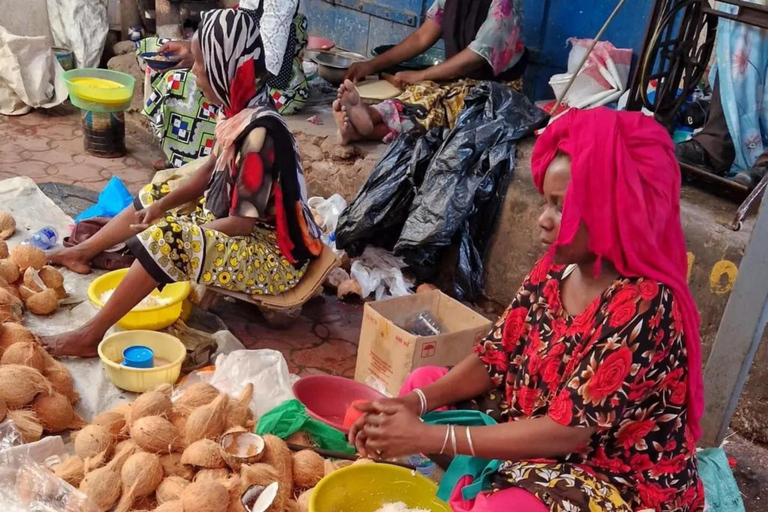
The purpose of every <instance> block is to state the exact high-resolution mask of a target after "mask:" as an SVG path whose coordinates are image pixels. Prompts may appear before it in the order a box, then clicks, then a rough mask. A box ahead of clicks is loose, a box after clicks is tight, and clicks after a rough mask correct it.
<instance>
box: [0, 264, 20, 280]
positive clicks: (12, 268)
mask: <svg viewBox="0 0 768 512" xmlns="http://www.w3.org/2000/svg"><path fill="white" fill-rule="evenodd" d="M0 277H2V278H3V280H4V281H5V282H6V283H15V282H16V281H18V280H19V277H21V271H20V270H19V266H18V265H17V264H15V263H14V262H12V261H11V260H8V259H5V260H0Z"/></svg>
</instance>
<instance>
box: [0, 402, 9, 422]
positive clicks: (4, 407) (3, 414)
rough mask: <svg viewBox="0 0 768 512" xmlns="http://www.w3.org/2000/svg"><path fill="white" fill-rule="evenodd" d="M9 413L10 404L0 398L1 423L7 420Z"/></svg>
mask: <svg viewBox="0 0 768 512" xmlns="http://www.w3.org/2000/svg"><path fill="white" fill-rule="evenodd" d="M7 415H8V406H7V405H5V401H4V400H3V399H0V423H2V422H3V421H5V417H6V416H7Z"/></svg>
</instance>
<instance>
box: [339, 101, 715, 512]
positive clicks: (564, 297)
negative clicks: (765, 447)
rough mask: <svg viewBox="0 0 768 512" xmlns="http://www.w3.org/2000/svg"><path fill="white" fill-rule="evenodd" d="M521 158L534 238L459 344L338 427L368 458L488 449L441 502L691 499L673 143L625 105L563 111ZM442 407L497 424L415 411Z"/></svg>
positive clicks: (686, 310) (518, 507) (532, 507)
mask: <svg viewBox="0 0 768 512" xmlns="http://www.w3.org/2000/svg"><path fill="white" fill-rule="evenodd" d="M532 167H533V174H534V182H535V183H536V186H537V187H538V189H539V192H540V193H541V194H542V195H543V196H544V207H543V211H542V214H541V216H540V217H539V220H538V225H539V227H540V229H541V241H542V243H543V244H544V245H545V246H546V247H547V248H548V251H547V253H546V254H545V255H544V257H543V258H542V259H541V260H539V262H538V263H536V265H535V266H534V267H533V269H532V271H531V273H530V274H529V275H528V276H527V277H526V278H525V280H524V281H523V285H522V286H521V288H520V289H519V290H518V292H517V294H516V296H515V298H514V299H513V301H512V303H511V305H510V306H509V308H508V309H507V310H506V312H505V313H504V314H503V315H502V316H501V317H500V319H499V320H498V322H497V323H496V325H495V327H494V328H493V330H492V331H491V332H490V333H489V334H488V335H487V336H486V337H485V339H483V340H481V341H480V342H479V343H478V344H477V346H476V347H475V354H473V355H471V356H469V357H468V358H466V359H465V360H464V361H463V362H462V363H460V364H459V365H458V366H456V367H455V368H452V369H451V370H450V371H448V370H447V369H442V368H422V369H419V370H417V371H415V372H414V373H413V374H412V375H411V377H410V378H409V379H408V381H407V382H406V384H405V387H404V389H403V393H402V395H401V397H400V398H396V399H391V400H385V401H381V402H374V403H372V404H367V405H366V406H364V407H362V410H363V412H364V413H365V414H364V415H363V416H362V417H361V418H360V419H359V420H358V421H357V423H356V424H355V425H354V426H353V428H352V430H351V433H350V440H351V441H352V442H354V443H355V445H356V446H357V448H358V450H359V451H360V452H361V453H362V454H364V455H369V456H372V457H380V458H389V457H395V456H400V455H406V454H412V453H427V454H438V453H441V454H447V455H472V456H476V457H478V458H481V459H499V460H501V461H503V462H502V463H501V466H500V467H499V469H498V470H497V471H496V472H495V473H494V474H493V476H492V477H491V479H490V481H491V485H490V489H487V488H486V489H485V490H484V491H483V492H481V493H479V494H477V492H474V493H467V492H464V491H466V490H467V488H468V486H469V484H471V483H472V478H471V477H469V476H467V477H465V478H462V479H461V480H460V481H459V483H458V485H457V486H456V488H455V489H454V492H453V497H452V500H451V506H452V508H453V510H455V511H461V512H470V511H471V512H481V511H499V512H500V511H502V510H504V511H507V510H515V511H521V512H545V511H552V512H561V511H563V512H564V511H594V510H601V511H614V512H631V511H633V510H645V509H651V510H655V511H659V512H661V511H670V512H671V511H673V510H674V511H683V512H695V511H700V510H702V509H703V504H704V492H703V488H702V486H701V484H700V481H699V479H698V472H697V464H696V456H695V452H696V446H695V442H696V440H697V439H698V437H699V435H700V428H699V419H700V417H701V414H702V411H703V398H702V394H703V388H702V377H701V354H700V339H699V316H698V313H697V310H696V306H695V304H694V302H693V299H692V297H691V294H690V291H689V289H688V286H687V284H686V274H687V258H686V250H685V238H684V236H683V231H682V226H681V223H680V208H679V193H680V171H679V168H678V165H677V162H676V160H675V154H674V146H673V143H672V141H671V139H670V138H669V135H668V134H667V133H666V131H665V130H664V129H663V128H662V127H661V126H659V125H658V124H657V123H656V122H655V121H654V120H653V119H651V118H648V117H645V116H643V115H642V114H639V113H627V112H618V113H617V112H614V111H611V110H607V109H594V110H589V111H577V110H572V111H570V112H569V113H568V114H566V115H564V116H563V117H562V118H561V119H559V120H558V121H556V122H555V123H553V124H552V125H551V126H550V127H549V128H547V130H546V132H545V133H544V135H543V136H542V137H541V138H540V139H539V140H538V141H537V143H536V147H535V149H534V152H533V157H532ZM446 407H448V408H456V409H480V410H481V411H482V412H485V413H487V414H488V415H489V416H491V417H492V418H493V419H495V420H496V422H498V424H496V425H490V426H475V427H466V426H455V425H454V426H451V425H428V424H426V423H423V422H421V421H420V420H419V415H423V414H424V413H425V412H428V411H434V410H437V409H441V408H446ZM468 494H469V495H468Z"/></svg>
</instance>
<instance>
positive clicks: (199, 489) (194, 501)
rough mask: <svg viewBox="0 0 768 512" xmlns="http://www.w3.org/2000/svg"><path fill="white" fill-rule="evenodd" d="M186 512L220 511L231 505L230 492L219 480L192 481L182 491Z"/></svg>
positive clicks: (182, 500) (182, 501) (182, 502)
mask: <svg viewBox="0 0 768 512" xmlns="http://www.w3.org/2000/svg"><path fill="white" fill-rule="evenodd" d="M181 504H182V506H183V507H184V512H220V511H222V510H226V509H227V507H228V506H229V492H227V488H226V487H224V486H223V485H222V484H221V483H219V482H213V481H207V480H206V481H201V482H192V483H191V484H189V485H188V486H187V488H186V489H184V492H182V493H181Z"/></svg>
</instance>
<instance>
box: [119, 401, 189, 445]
mask: <svg viewBox="0 0 768 512" xmlns="http://www.w3.org/2000/svg"><path fill="white" fill-rule="evenodd" d="M131 413H133V407H131ZM130 432H131V439H133V440H134V442H136V444H137V445H139V448H141V449H142V450H144V451H147V452H150V453H158V454H164V453H171V452H174V451H181V450H183V449H184V442H183V440H182V438H181V436H180V435H179V431H178V430H176V427H174V426H173V425H172V424H171V422H170V421H168V420H166V419H165V418H161V417H160V416H147V417H145V418H141V419H139V420H137V421H136V422H135V423H133V424H132V425H131V427H130Z"/></svg>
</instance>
